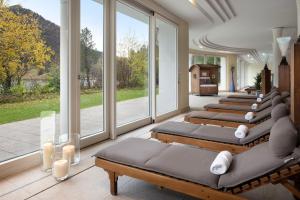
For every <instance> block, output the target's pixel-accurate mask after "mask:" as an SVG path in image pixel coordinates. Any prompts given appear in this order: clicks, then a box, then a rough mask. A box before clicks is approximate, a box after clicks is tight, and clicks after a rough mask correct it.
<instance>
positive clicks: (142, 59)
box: [0, 0, 204, 162]
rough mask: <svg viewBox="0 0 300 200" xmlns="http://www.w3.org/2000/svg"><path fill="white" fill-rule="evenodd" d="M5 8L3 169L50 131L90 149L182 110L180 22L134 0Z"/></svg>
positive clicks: (0, 97) (0, 124)
mask: <svg viewBox="0 0 300 200" xmlns="http://www.w3.org/2000/svg"><path fill="white" fill-rule="evenodd" d="M0 2H1V3H0V162H3V161H5V160H9V159H12V158H15V157H18V156H22V155H26V154H29V153H31V152H35V151H38V150H39V149H40V137H41V133H45V132H47V133H48V132H51V133H56V136H57V138H55V139H56V141H55V142H58V141H60V142H62V141H65V140H67V139H68V135H69V134H70V133H73V132H75V131H76V133H77V132H80V134H81V137H82V140H81V143H82V144H83V146H86V145H90V144H91V143H95V142H97V141H100V140H103V139H106V138H108V136H109V133H110V134H112V136H115V135H113V134H115V133H116V135H117V134H120V133H124V132H126V131H129V130H132V129H133V128H135V127H138V126H142V125H145V124H147V123H151V121H152V119H151V117H152V116H153V117H156V116H163V117H166V116H167V115H165V114H171V112H172V111H176V110H177V108H178V91H177V90H178V69H177V64H178V63H177V25H176V24H174V23H172V22H171V21H169V20H167V19H165V18H164V17H162V16H159V15H158V14H155V13H154V12H153V11H151V10H149V9H148V8H146V7H144V6H143V5H142V4H135V3H134V1H132V2H131V1H127V0H126V1H125V0H124V1H123V0H116V1H114V2H115V4H111V3H109V4H106V3H107V2H110V0H80V1H71V0H50V1H49V0H48V1H46V0H39V1H37V0H9V1H3V2H4V3H3V2H2V1H0ZM114 6H115V7H114ZM113 7H114V8H113ZM79 9H80V10H79ZM106 9H111V10H106ZM79 12H80V15H77V14H78V13H79ZM112 12H114V13H112ZM70 16H72V17H70ZM112 16H114V17H115V18H114V19H110V17H112ZM105 22H106V23H105ZM110 31H114V32H110ZM107 50H109V51H107ZM152 52H153V53H152ZM154 52H155V53H154ZM112 59H115V60H112ZM203 59H204V58H202V57H199V60H197V61H195V62H203V61H204V60H203ZM79 61H80V62H79ZM111 61H114V62H111ZM108 77H109V78H108ZM112 77H115V79H114V78H112ZM107 88H115V89H116V90H109V89H107ZM114 98H115V99H114ZM115 109H116V110H115ZM44 116H46V118H43V117H44ZM48 125H51V127H50V128H49V126H48ZM79 127H80V128H79ZM42 135H45V134H42ZM37 155H38V152H36V153H35V154H30V155H29V157H31V156H32V157H35V156H37ZM22 159H23V158H22ZM22 159H18V160H17V161H16V162H23V161H24V160H22ZM26 159H27V158H26Z"/></svg>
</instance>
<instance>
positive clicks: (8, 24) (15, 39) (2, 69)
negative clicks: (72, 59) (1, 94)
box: [0, 2, 53, 92]
mask: <svg viewBox="0 0 300 200" xmlns="http://www.w3.org/2000/svg"><path fill="white" fill-rule="evenodd" d="M0 3H1V2H0ZM52 54H53V52H52V50H51V49H50V48H48V47H47V46H46V45H45V42H44V41H43V39H42V38H41V31H40V30H39V26H38V23H37V21H36V20H35V19H34V18H33V17H32V16H31V15H25V14H24V15H16V14H14V13H13V12H11V11H10V10H9V9H8V8H7V7H5V6H0V84H1V85H2V87H3V89H4V91H5V92H9V90H10V88H11V86H12V84H13V83H14V82H16V83H20V81H21V79H22V77H23V76H24V75H25V74H26V73H28V72H29V71H31V70H33V69H43V68H44V66H45V64H46V63H47V62H49V61H50V60H51V56H52Z"/></svg>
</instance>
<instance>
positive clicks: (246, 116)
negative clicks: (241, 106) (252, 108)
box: [245, 112, 254, 121]
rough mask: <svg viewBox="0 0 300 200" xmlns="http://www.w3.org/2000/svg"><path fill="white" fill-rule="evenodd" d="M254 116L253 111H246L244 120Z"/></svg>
mask: <svg viewBox="0 0 300 200" xmlns="http://www.w3.org/2000/svg"><path fill="white" fill-rule="evenodd" d="M253 118H254V113H253V112H247V114H246V115H245V120H248V121H249V120H251V119H253Z"/></svg>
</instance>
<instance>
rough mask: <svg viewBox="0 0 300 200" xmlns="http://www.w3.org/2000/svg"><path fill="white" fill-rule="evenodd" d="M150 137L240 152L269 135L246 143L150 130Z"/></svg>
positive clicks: (169, 141)
mask: <svg viewBox="0 0 300 200" xmlns="http://www.w3.org/2000/svg"><path fill="white" fill-rule="evenodd" d="M151 137H152V138H155V139H157V140H160V141H161V142H164V143H172V142H177V143H181V144H188V145H193V146H197V147H201V148H206V149H210V150H214V151H224V150H227V151H230V152H232V153H241V152H244V151H246V150H248V149H249V148H251V147H253V146H255V145H258V144H260V143H263V142H267V141H268V140H269V137H270V135H269V134H266V135H264V136H262V137H260V138H258V139H256V140H254V141H253V142H250V143H247V144H245V145H235V144H229V143H222V142H215V141H209V140H203V139H198V138H191V137H184V136H179V135H173V134H167V133H160V132H151Z"/></svg>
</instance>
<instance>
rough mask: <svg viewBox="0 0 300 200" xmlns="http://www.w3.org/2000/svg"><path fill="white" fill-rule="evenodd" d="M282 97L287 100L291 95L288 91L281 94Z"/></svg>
mask: <svg viewBox="0 0 300 200" xmlns="http://www.w3.org/2000/svg"><path fill="white" fill-rule="evenodd" d="M280 96H281V98H282V99H285V98H287V97H289V96H290V93H289V92H288V91H283V92H281V95H280Z"/></svg>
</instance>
